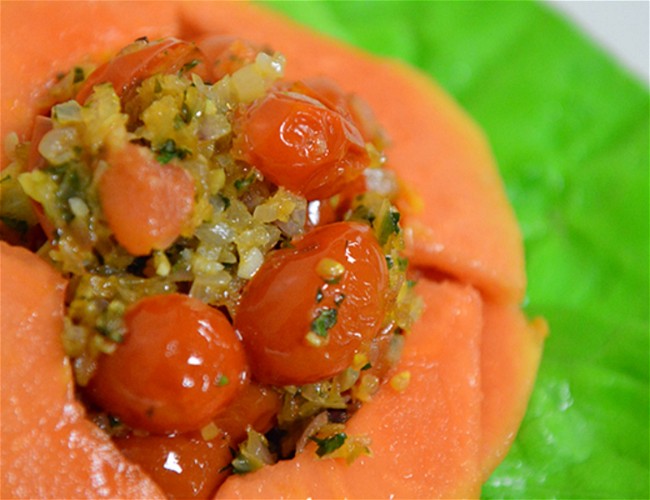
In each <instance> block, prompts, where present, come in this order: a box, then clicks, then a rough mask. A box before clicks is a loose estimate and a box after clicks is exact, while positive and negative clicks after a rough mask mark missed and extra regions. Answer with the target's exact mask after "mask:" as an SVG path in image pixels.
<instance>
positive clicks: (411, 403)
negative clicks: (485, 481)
mask: <svg viewBox="0 0 650 500" xmlns="http://www.w3.org/2000/svg"><path fill="white" fill-rule="evenodd" d="M418 292H419V294H420V295H421V296H422V297H423V298H424V300H425V302H426V304H427V306H426V310H425V311H424V314H423V316H422V318H421V320H420V321H419V322H418V323H416V325H415V327H414V328H413V330H412V332H411V333H409V337H408V341H407V342H406V344H405V348H404V353H403V355H402V358H401V360H400V362H399V364H398V366H397V367H396V368H395V369H394V371H393V372H391V373H390V374H389V376H388V379H390V377H391V376H392V375H394V374H398V373H402V372H404V371H408V372H410V374H411V379H410V382H409V384H408V386H407V387H406V389H405V390H404V391H403V392H397V391H395V390H394V389H393V388H392V387H390V386H389V385H387V384H388V383H385V386H384V387H382V388H381V389H380V391H379V392H378V393H377V394H376V395H375V397H374V398H373V399H372V401H371V402H369V403H367V404H366V405H364V406H363V407H362V408H361V409H360V410H359V411H358V413H357V414H355V416H354V417H353V418H352V419H351V420H350V422H349V423H348V425H347V428H346V433H347V434H348V435H352V436H354V435H364V436H369V437H370V438H371V440H372V445H371V449H372V453H373V456H372V457H361V458H358V459H357V460H356V461H355V462H353V463H352V464H351V465H349V466H348V465H346V464H345V462H344V461H338V460H326V459H325V460H320V459H318V458H317V457H316V455H315V454H314V452H313V449H308V450H307V451H305V452H304V453H302V454H300V455H298V456H297V457H296V458H294V459H293V460H290V461H285V462H279V463H278V464H275V465H272V466H270V467H266V468H264V469H261V470H259V471H257V472H256V473H255V474H250V475H245V476H232V477H230V478H229V479H227V480H226V482H225V483H224V484H223V485H222V487H221V488H220V490H219V492H218V494H217V498H278V497H280V496H285V497H289V498H293V497H302V498H306V497H312V498H344V497H345V498H386V497H389V496H391V495H395V496H396V497H398V498H433V497H442V498H459V497H474V496H477V495H478V493H479V489H480V481H478V480H477V476H478V468H479V463H478V459H479V447H480V434H481V432H480V412H481V402H480V401H481V394H480V389H481V386H480V376H481V374H480V338H481V328H482V321H483V320H482V306H481V299H480V296H479V294H478V293H477V292H476V291H475V290H473V289H472V288H471V287H468V286H463V285H457V284H452V283H444V284H438V283H434V282H430V281H427V280H422V281H420V283H419V284H418ZM414 423H417V425H414ZM396 443H398V446H395V444H396Z"/></svg>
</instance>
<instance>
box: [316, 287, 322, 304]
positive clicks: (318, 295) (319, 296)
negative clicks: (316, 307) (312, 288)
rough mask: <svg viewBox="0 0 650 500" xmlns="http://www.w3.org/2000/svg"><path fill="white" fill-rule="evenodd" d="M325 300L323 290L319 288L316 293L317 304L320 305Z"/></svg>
mask: <svg viewBox="0 0 650 500" xmlns="http://www.w3.org/2000/svg"><path fill="white" fill-rule="evenodd" d="M322 300H323V289H322V288H319V289H318V290H317V291H316V303H320V302H321V301H322Z"/></svg>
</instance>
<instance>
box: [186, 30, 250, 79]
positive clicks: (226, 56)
mask: <svg viewBox="0 0 650 500" xmlns="http://www.w3.org/2000/svg"><path fill="white" fill-rule="evenodd" d="M196 44H197V46H198V47H199V49H200V50H201V52H203V54H205V58H206V62H207V66H208V67H209V68H210V71H211V72H212V78H213V79H214V81H217V80H220V79H222V78H223V77H224V76H226V75H232V74H233V73H234V72H235V71H237V70H238V69H240V68H242V67H244V66H246V65H247V64H251V63H252V62H254V61H255V57H256V56H257V53H258V52H260V50H261V49H260V48H258V47H257V46H255V45H253V43H251V42H249V41H248V40H243V39H241V38H236V37H234V36H228V35H211V36H208V37H205V38H203V39H201V40H198V41H197V42H196Z"/></svg>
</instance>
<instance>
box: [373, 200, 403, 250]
mask: <svg viewBox="0 0 650 500" xmlns="http://www.w3.org/2000/svg"><path fill="white" fill-rule="evenodd" d="M399 219H400V213H399V212H397V211H395V210H393V209H392V208H391V209H390V210H389V211H388V212H387V213H386V215H385V216H384V218H383V220H382V221H381V226H380V228H379V237H378V240H379V244H380V245H385V244H386V242H387V241H388V238H389V237H390V235H391V234H398V233H399Z"/></svg>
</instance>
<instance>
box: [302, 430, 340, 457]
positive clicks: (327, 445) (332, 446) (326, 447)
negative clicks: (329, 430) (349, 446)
mask: <svg viewBox="0 0 650 500" xmlns="http://www.w3.org/2000/svg"><path fill="white" fill-rule="evenodd" d="M347 437H348V436H347V435H346V434H345V432H338V433H337V434H334V435H333V436H330V437H327V438H324V439H319V438H317V437H315V436H310V438H309V439H311V440H312V441H313V442H314V443H316V444H317V445H318V448H317V449H316V455H318V456H319V457H323V456H325V455H328V454H329V453H332V452H333V451H334V450H338V449H339V448H340V447H341V446H343V443H345V440H346V439H347Z"/></svg>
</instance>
